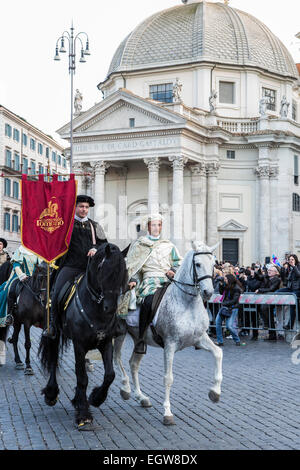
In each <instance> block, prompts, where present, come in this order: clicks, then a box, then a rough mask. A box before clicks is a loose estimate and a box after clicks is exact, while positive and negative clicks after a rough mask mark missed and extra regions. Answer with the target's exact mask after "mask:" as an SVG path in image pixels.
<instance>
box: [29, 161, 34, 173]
mask: <svg viewBox="0 0 300 470" xmlns="http://www.w3.org/2000/svg"><path fill="white" fill-rule="evenodd" d="M30 174H31V175H35V162H34V161H33V160H31V162H30Z"/></svg>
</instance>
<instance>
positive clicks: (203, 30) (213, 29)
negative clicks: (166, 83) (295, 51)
mask: <svg viewBox="0 0 300 470" xmlns="http://www.w3.org/2000/svg"><path fill="white" fill-rule="evenodd" d="M201 62H211V63H218V64H225V65H234V66H236V65H237V66H249V67H258V68H259V69H262V70H264V71H268V72H272V73H274V74H276V75H280V76H283V77H293V78H297V77H298V73H297V70H296V66H295V63H294V61H293V58H292V56H291V54H290V53H289V52H288V50H287V48H286V47H285V46H284V45H283V43H282V42H281V41H280V40H279V39H278V38H277V37H276V36H275V35H274V34H273V33H272V32H271V31H270V30H269V29H268V28H267V27H266V26H265V25H264V24H263V23H262V22H261V21H259V20H258V19H256V18H255V17H253V16H251V15H249V14H248V13H245V12H244V11H240V10H237V9H235V8H231V7H229V6H228V5H225V4H223V3H212V2H207V1H201V2H199V0H198V1H196V2H194V3H189V4H187V5H179V6H175V7H173V8H169V9H167V10H163V11H161V12H159V13H155V14H154V15H152V16H151V17H150V18H147V19H146V20H145V21H144V22H142V23H141V24H140V25H139V26H137V28H135V30H134V31H133V32H132V33H131V34H129V35H128V36H127V37H126V38H125V39H124V41H123V42H122V43H121V44H120V46H119V47H118V49H117V51H116V53H115V55H114V57H113V59H112V62H111V65H110V68H109V71H108V77H109V76H110V75H111V74H112V73H114V72H126V71H127V72H130V71H136V70H147V69H153V68H158V67H171V66H176V65H186V64H195V63H201Z"/></svg>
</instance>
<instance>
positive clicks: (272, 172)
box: [270, 165, 279, 179]
mask: <svg viewBox="0 0 300 470" xmlns="http://www.w3.org/2000/svg"><path fill="white" fill-rule="evenodd" d="M278 175H279V166H278V165H274V166H270V178H272V179H277V177H278Z"/></svg>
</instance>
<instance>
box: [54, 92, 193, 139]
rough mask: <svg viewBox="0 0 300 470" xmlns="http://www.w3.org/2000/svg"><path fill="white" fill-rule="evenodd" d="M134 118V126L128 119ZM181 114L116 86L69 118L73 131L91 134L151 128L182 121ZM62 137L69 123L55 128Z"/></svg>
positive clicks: (78, 133)
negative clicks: (91, 104)
mask: <svg viewBox="0 0 300 470" xmlns="http://www.w3.org/2000/svg"><path fill="white" fill-rule="evenodd" d="M130 119H134V120H135V122H134V128H131V127H130V123H129V120H130ZM185 123H186V120H185V118H183V117H181V116H179V115H178V114H177V113H174V112H173V111H171V110H168V109H165V108H164V107H163V106H161V105H160V104H159V103H156V102H153V101H152V100H147V99H145V98H142V97H140V96H137V95H134V94H133V93H131V92H129V91H128V90H124V89H120V90H118V91H117V92H115V93H113V94H112V95H109V96H108V97H107V98H105V99H104V100H102V101H101V102H99V103H96V104H95V106H93V107H92V108H90V109H89V110H87V111H85V112H82V113H80V115H79V116H75V117H74V119H73V131H74V135H75V134H77V136H80V134H87V135H93V133H101V132H105V131H109V132H111V131H114V130H115V131H117V130H122V131H124V130H126V129H128V130H129V131H132V130H134V129H147V128H148V129H149V128H150V129H151V127H153V128H157V127H158V126H165V127H168V125H170V126H171V125H174V124H175V125H177V124H180V125H184V124H185ZM57 132H58V134H59V135H60V136H61V137H62V138H67V137H68V136H69V133H70V123H68V124H66V125H64V126H63V127H61V128H60V129H58V130H57Z"/></svg>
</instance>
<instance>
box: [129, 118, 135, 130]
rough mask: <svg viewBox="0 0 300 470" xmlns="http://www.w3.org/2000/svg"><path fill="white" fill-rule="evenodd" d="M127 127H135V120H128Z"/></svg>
mask: <svg viewBox="0 0 300 470" xmlns="http://www.w3.org/2000/svg"><path fill="white" fill-rule="evenodd" d="M129 127H131V128H132V127H135V119H134V118H130V119H129Z"/></svg>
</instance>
